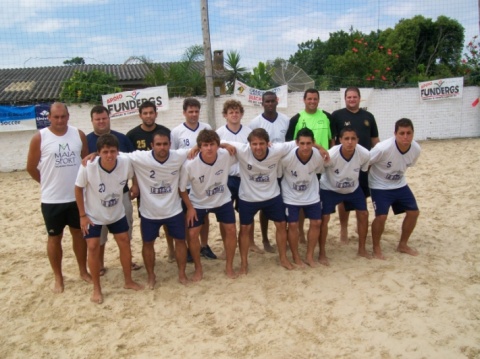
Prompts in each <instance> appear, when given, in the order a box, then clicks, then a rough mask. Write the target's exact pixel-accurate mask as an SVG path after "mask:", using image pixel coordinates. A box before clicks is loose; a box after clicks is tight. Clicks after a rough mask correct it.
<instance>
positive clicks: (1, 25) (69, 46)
mask: <svg viewBox="0 0 480 359" xmlns="http://www.w3.org/2000/svg"><path fill="white" fill-rule="evenodd" d="M1 1H2V2H3V5H4V6H2V11H1V13H0V53H1V56H0V68H20V67H39V66H57V65H62V63H63V61H64V60H67V59H70V58H72V57H76V56H80V57H83V58H84V59H85V60H86V62H87V63H88V64H102V63H104V64H121V63H124V62H125V61H126V60H127V59H128V58H129V57H130V56H132V55H136V56H140V55H143V56H146V57H147V58H149V59H150V60H152V61H158V62H166V61H177V60H179V59H180V57H181V56H182V54H183V53H184V52H185V50H186V49H187V48H188V47H189V46H191V45H195V44H202V34H201V20H200V0H176V1H165V0H164V1H144V0H137V1H126V0H115V1H113V0H75V1H72V0H17V1H15V2H13V3H12V2H10V1H9V2H8V5H6V4H7V1H6V0H1ZM208 6H209V16H210V19H209V20H210V30H211V43H212V50H220V49H222V50H224V51H225V53H226V52H228V51H230V50H236V51H238V52H239V53H240V55H241V58H242V62H241V64H243V66H246V67H253V66H255V65H256V64H257V63H258V62H259V61H266V60H273V59H275V58H277V57H282V58H285V59H288V57H289V56H290V55H292V54H293V53H294V52H295V51H296V50H297V45H298V44H299V43H301V42H303V41H307V40H310V39H316V38H318V37H319V38H320V39H322V40H326V39H327V38H328V34H329V33H330V32H335V31H339V30H344V31H348V30H349V29H350V28H351V27H353V28H354V29H358V30H360V31H363V32H367V33H368V32H370V31H372V30H376V29H377V28H380V29H382V30H383V29H386V28H387V27H393V26H395V24H396V23H397V22H398V21H399V20H400V19H401V18H411V17H413V16H415V15H417V14H421V15H423V16H425V17H429V18H433V19H436V17H437V16H439V15H446V16H448V17H451V18H454V19H456V20H458V21H459V22H460V23H461V24H462V25H463V26H464V27H465V30H466V31H465V41H466V42H468V41H469V40H470V39H471V38H472V36H474V35H476V34H478V33H479V25H478V23H479V18H478V1H477V0H457V1H452V0H437V1H430V0H426V1H413V0H412V1H408V0H407V1H403V2H399V1H391V0H388V1H387V0H372V1H370V0H364V1H363V2H359V1H350V0H349V1H344V0H337V1H322V0H316V1H314V0H306V1H298V2H296V1H295V2H294V1H291V0H269V1H262V2H260V1H252V0H244V1H238V2H237V1H231V0H229V1H227V0H210V1H209V5H208Z"/></svg>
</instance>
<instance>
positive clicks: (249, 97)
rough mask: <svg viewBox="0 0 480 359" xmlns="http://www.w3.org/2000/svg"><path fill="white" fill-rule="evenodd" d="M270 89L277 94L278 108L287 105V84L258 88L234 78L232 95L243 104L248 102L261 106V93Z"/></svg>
mask: <svg viewBox="0 0 480 359" xmlns="http://www.w3.org/2000/svg"><path fill="white" fill-rule="evenodd" d="M267 91H272V92H275V93H276V94H277V97H278V106H277V107H279V108H287V107H288V100H287V98H288V86H287V85H283V86H279V87H275V88H273V89H270V90H258V89H255V88H253V87H250V86H248V85H247V84H245V83H243V82H240V81H238V80H235V90H234V92H233V95H234V96H235V97H236V99H237V100H239V101H240V102H242V103H243V104H249V105H252V106H261V105H262V95H263V94H264V93H265V92H267Z"/></svg>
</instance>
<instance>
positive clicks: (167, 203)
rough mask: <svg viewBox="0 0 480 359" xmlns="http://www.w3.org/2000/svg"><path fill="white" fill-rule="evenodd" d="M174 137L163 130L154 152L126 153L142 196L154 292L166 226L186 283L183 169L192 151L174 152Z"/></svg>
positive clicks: (147, 262) (145, 256) (149, 280)
mask: <svg viewBox="0 0 480 359" xmlns="http://www.w3.org/2000/svg"><path fill="white" fill-rule="evenodd" d="M170 145H171V142H170V134H169V133H168V132H167V131H164V130H159V131H157V132H155V134H154V135H153V142H152V144H151V148H152V150H151V151H135V152H132V153H128V154H126V156H128V157H129V158H130V159H131V161H132V165H133V168H134V170H135V176H136V178H137V182H138V187H139V189H140V194H141V196H142V201H141V202H140V208H139V212H140V229H141V232H142V240H143V248H142V254H143V261H144V263H145V269H146V270H147V285H148V287H149V288H150V289H153V288H154V287H155V284H156V276H155V248H154V245H155V240H156V238H157V237H158V233H159V230H160V227H161V226H163V225H165V226H166V227H167V230H168V233H169V234H170V235H171V236H172V237H173V239H174V242H175V259H176V261H177V266H178V279H179V281H180V283H182V284H186V283H187V282H188V278H187V276H186V272H185V270H186V258H187V246H186V243H185V218H184V215H183V209H182V205H181V199H180V196H179V194H178V183H179V179H180V169H181V167H182V165H183V163H184V162H185V160H186V158H187V155H188V152H189V151H188V150H186V149H180V150H171V149H170Z"/></svg>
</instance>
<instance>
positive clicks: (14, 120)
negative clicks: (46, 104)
mask: <svg viewBox="0 0 480 359" xmlns="http://www.w3.org/2000/svg"><path fill="white" fill-rule="evenodd" d="M36 129H37V122H36V121H35V106H22V107H18V106H0V132H9V131H27V130H36Z"/></svg>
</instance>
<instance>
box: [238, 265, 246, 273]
mask: <svg viewBox="0 0 480 359" xmlns="http://www.w3.org/2000/svg"><path fill="white" fill-rule="evenodd" d="M238 274H239V275H247V274H248V265H246V266H244V265H241V266H240V270H239V272H238Z"/></svg>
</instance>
